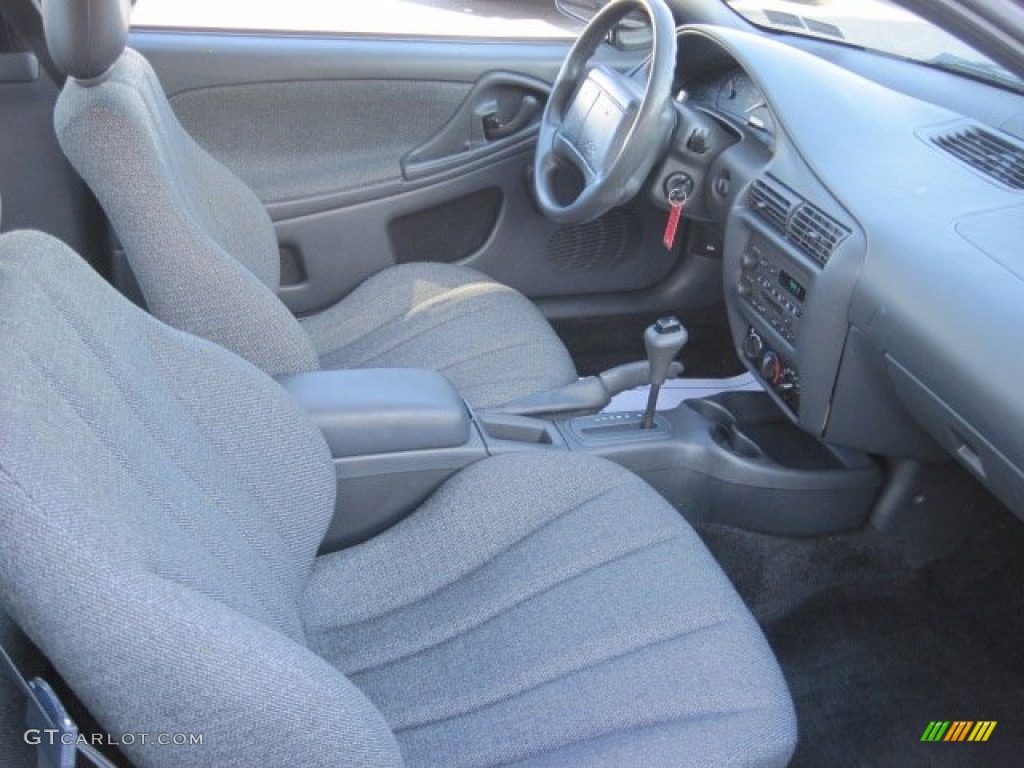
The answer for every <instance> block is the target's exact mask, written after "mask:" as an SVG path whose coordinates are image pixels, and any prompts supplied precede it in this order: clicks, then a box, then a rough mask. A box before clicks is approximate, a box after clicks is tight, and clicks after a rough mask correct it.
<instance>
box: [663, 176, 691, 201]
mask: <svg viewBox="0 0 1024 768" xmlns="http://www.w3.org/2000/svg"><path fill="white" fill-rule="evenodd" d="M693 187H694V182H693V177H691V176H690V174H688V173H682V172H679V173H673V174H670V175H669V176H668V177H667V178H666V179H665V183H664V186H663V189H664V192H665V198H666V199H667V200H669V201H672V202H685V201H687V200H689V199H690V195H692V194H693Z"/></svg>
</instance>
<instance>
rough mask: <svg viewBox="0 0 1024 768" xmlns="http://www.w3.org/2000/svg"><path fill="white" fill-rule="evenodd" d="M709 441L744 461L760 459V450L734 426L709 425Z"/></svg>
mask: <svg viewBox="0 0 1024 768" xmlns="http://www.w3.org/2000/svg"><path fill="white" fill-rule="evenodd" d="M711 439H712V440H714V441H715V442H716V443H717V444H718V445H720V446H722V447H723V448H725V449H726V450H727V451H729V452H730V453H734V454H736V455H737V456H739V457H741V458H744V459H759V458H761V449H760V448H758V447H757V444H756V443H755V442H754V441H753V440H751V439H750V438H749V437H747V436H746V435H744V434H743V433H742V432H740V431H739V430H738V429H736V425H735V424H729V425H728V426H727V425H725V424H714V423H712V425H711Z"/></svg>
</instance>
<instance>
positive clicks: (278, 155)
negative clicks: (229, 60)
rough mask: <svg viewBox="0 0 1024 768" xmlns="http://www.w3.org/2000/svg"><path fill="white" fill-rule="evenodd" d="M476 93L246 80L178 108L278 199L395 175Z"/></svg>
mask: <svg viewBox="0 0 1024 768" xmlns="http://www.w3.org/2000/svg"><path fill="white" fill-rule="evenodd" d="M469 89H470V86H469V85H467V84H465V83H452V82H433V81H429V82H425V81H410V80H383V81H382V80H301V81H295V82H271V83H246V84H241V85H221V86H215V87H210V88H201V89H195V90H190V91H185V92H184V93H180V94H177V95H175V96H174V97H173V98H172V99H171V106H172V107H173V108H174V111H175V113H176V114H177V115H178V118H179V119H180V120H181V122H182V125H184V126H185V129H186V130H187V131H188V132H189V133H191V134H192V136H193V137H195V139H196V140H197V141H198V142H199V143H200V144H202V145H203V147H205V148H206V149H207V151H209V152H210V153H211V154H213V155H214V156H215V157H217V158H218V159H219V160H220V161H221V162H222V163H224V164H225V165H226V166H228V168H230V169H231V170H232V171H234V172H235V173H236V174H237V175H238V176H240V177H241V178H243V179H244V180H245V181H246V183H248V184H249V186H250V187H252V189H253V191H254V192H256V194H257V195H258V196H259V197H260V199H261V200H263V201H264V202H265V203H268V204H271V205H272V204H274V203H284V202H295V201H301V200H308V199H310V198H316V197H320V196H323V195H329V194H331V193H338V192H347V191H350V190H359V189H365V188H366V187H370V186H373V185H378V184H381V183H382V182H388V181H397V180H398V179H399V178H400V177H401V175H402V168H401V162H400V160H401V158H402V157H404V156H405V155H406V153H408V152H409V151H410V150H412V149H413V148H415V147H417V146H419V145H420V144H422V143H423V142H425V141H426V140H427V139H429V138H430V137H431V136H433V135H434V134H436V133H437V132H438V130H439V129H440V128H441V126H442V125H444V124H445V122H446V121H448V120H449V119H450V118H451V116H452V114H453V113H454V112H455V111H456V109H458V107H459V105H460V104H461V103H462V102H463V101H464V100H465V98H466V94H467V93H468V92H469ZM396 107H397V109H396Z"/></svg>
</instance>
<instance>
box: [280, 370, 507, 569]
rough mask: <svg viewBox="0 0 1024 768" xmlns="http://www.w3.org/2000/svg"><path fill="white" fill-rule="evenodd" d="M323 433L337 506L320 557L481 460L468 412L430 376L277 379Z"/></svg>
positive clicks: (371, 531) (361, 373) (348, 374)
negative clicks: (333, 473)
mask: <svg viewBox="0 0 1024 768" xmlns="http://www.w3.org/2000/svg"><path fill="white" fill-rule="evenodd" d="M278 381H279V382H280V384H281V385H282V386H283V387H284V388H285V389H286V390H287V391H288V392H289V393H290V394H291V395H292V396H293V397H294V398H295V399H296V400H297V401H298V402H299V403H300V404H301V405H302V406H303V407H304V408H305V409H306V411H307V412H308V413H309V415H310V418H311V419H312V420H313V422H314V423H315V424H316V425H317V426H318V427H319V428H320V431H321V432H323V434H324V438H325V440H326V441H327V444H328V446H329V447H330V449H331V454H332V456H333V457H334V466H335V471H336V472H337V477H338V501H337V507H336V509H335V513H334V519H333V520H332V521H331V525H330V528H329V529H328V531H327V534H326V536H325V537H324V540H323V542H322V544H321V547H320V553H321V554H324V553H326V552H332V551H335V550H338V549H342V548H344V547H347V546H351V545H353V544H358V543H359V542H362V541H365V540H367V539H369V538H371V537H372V536H374V535H376V534H377V533H380V532H381V531H383V530H385V529H386V528H389V527H390V526H392V525H394V524H395V523H397V522H398V521H399V520H401V519H402V518H404V517H405V516H407V515H408V514H409V513H410V512H411V511H412V510H414V509H415V508H416V507H417V506H419V504H421V503H422V502H423V501H424V500H425V499H426V498H427V497H428V496H429V495H430V494H431V493H433V492H434V491H435V490H436V489H437V488H438V486H440V485H441V483H443V482H444V481H445V480H447V479H448V478H449V477H450V476H451V475H453V474H454V473H455V472H457V471H458V470H459V469H461V468H462V467H465V466H466V465H468V464H471V463H473V462H475V461H478V460H479V459H482V458H484V457H485V456H486V455H487V450H486V448H485V446H484V442H483V440H482V439H481V438H480V436H479V434H478V433H477V431H476V430H475V429H473V427H472V422H471V420H470V414H469V409H468V408H467V406H466V404H465V402H464V401H463V399H462V397H461V396H460V395H459V393H458V392H457V391H456V390H455V388H454V387H453V386H452V385H451V383H450V382H449V381H448V380H447V379H446V378H445V377H444V376H442V375H441V374H439V373H436V372H435V371H425V370H420V369H412V368H410V369H405V368H385V369H371V368H366V369H352V370H341V371H312V372H309V373H299V374H289V375H286V376H281V377H279V378H278Z"/></svg>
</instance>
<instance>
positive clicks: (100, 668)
mask: <svg viewBox="0 0 1024 768" xmlns="http://www.w3.org/2000/svg"><path fill="white" fill-rule="evenodd" d="M0 340H2V342H0V370H2V371H3V372H4V373H3V376H0V425H2V426H0V608H2V609H3V610H5V611H7V612H8V613H9V614H10V616H11V617H12V618H13V619H14V620H15V621H16V622H17V623H18V625H19V626H20V627H21V628H22V629H23V630H24V631H25V633H26V634H27V635H28V636H29V638H30V639H31V640H32V641H33V642H34V643H35V644H36V645H37V646H38V647H39V648H40V650H42V652H43V653H45V654H46V656H47V658H49V660H50V661H51V662H52V663H53V664H54V666H55V667H56V668H57V670H58V671H59V672H60V673H61V675H62V676H63V677H64V679H65V680H66V682H67V683H68V684H69V685H70V686H71V687H72V688H73V689H74V691H75V692H76V693H77V694H78V696H79V697H80V698H81V700H82V701H83V703H84V704H85V705H86V706H87V707H88V708H89V709H90V711H91V712H92V714H93V715H94V716H95V717H96V718H97V719H98V720H99V722H100V723H102V724H103V726H104V727H105V728H107V729H109V731H110V732H111V733H113V734H118V733H129V732H130V733H139V732H149V733H152V734H158V733H179V732H181V733H194V734H201V735H202V736H203V744H202V745H201V746H199V745H195V746H190V747H188V746H187V747H166V748H155V747H152V746H142V745H140V744H138V743H136V744H135V745H133V746H131V747H128V748H126V749H127V751H128V754H129V757H130V758H132V759H133V760H134V761H136V762H138V763H139V764H140V765H217V766H221V765H225V766H230V765H250V766H251V765H276V764H289V765H304V766H310V765H357V764H358V765H385V766H388V765H398V764H400V758H399V757H398V752H397V746H396V743H395V741H394V737H393V735H392V734H391V732H390V731H389V730H388V728H387V726H386V724H385V723H384V721H383V718H382V717H381V716H380V714H379V713H378V712H377V710H376V709H375V708H374V707H373V706H372V705H371V704H370V703H369V701H368V700H367V699H366V698H365V697H364V696H363V695H362V693H360V692H359V691H358V689H356V688H355V687H354V686H353V685H352V684H351V683H350V682H349V681H348V680H347V679H346V678H345V677H344V676H343V675H342V674H341V673H339V672H338V671H337V670H335V669H334V668H333V667H331V666H330V665H329V664H328V663H327V662H325V661H324V660H323V659H321V658H320V657H318V656H316V655H315V654H314V653H312V652H311V651H310V650H308V648H307V647H306V643H305V637H304V632H303V627H302V624H301V620H300V617H299V608H298V601H299V597H300V594H301V592H302V590H303V589H304V588H305V582H306V580H307V579H308V575H309V572H310V569H311V568H312V563H313V559H314V557H315V553H316V550H317V547H318V545H319V543H320V540H321V538H322V537H323V534H324V532H325V530H326V527H327V524H328V522H329V519H330V517H331V515H332V514H333V510H334V498H335V477H334V472H333V467H332V463H331V459H330V454H329V452H328V450H327V447H326V444H325V443H324V440H323V438H322V436H321V435H320V433H319V431H318V430H317V429H316V428H315V427H314V426H313V425H312V424H311V423H310V421H309V420H308V419H307V418H306V416H305V414H304V413H303V412H302V411H301V409H300V407H299V406H298V405H297V404H296V403H295V402H294V401H293V400H292V399H291V398H290V397H289V396H288V395H287V394H286V393H285V392H284V390H282V389H281V388H280V387H279V386H278V385H277V384H276V383H275V382H274V381H273V380H272V379H271V378H269V377H268V376H267V375H266V374H265V373H263V372H262V371H259V370H258V369H256V368H255V367H253V366H252V365H251V364H249V363H248V362H246V361H244V360H243V359H241V358H240V357H238V356H236V355H234V354H233V353H231V352H229V351H227V350H224V349H223V348H220V347H217V346H216V345H213V344H211V343H209V342H205V341H202V340H200V339H197V338H195V337H194V336H190V335H188V334H185V333H182V332H180V331H177V330H174V329H172V328H169V327H168V326H166V325H164V324H162V323H160V322H158V321H157V320H155V319H153V318H152V317H150V316H148V315H146V314H145V313H144V312H142V311H141V310H139V309H138V308H136V307H135V306H134V305H132V304H130V303H129V302H128V301H127V299H124V298H123V297H121V296H120V295H119V294H118V293H117V292H116V291H115V290H114V289H113V288H111V287H110V286H109V285H107V284H106V283H105V282H104V281H103V280H102V279H101V278H100V277H99V276H98V275H97V274H96V273H95V272H93V271H92V269H91V268H90V267H89V266H88V265H87V264H86V263H85V262H84V261H83V260H81V259H80V258H79V257H77V256H76V255H75V254H74V253H73V252H71V251H70V250H69V249H68V248H67V247H66V246H64V245H63V244H62V243H60V242H59V241H56V240H54V239H52V238H50V237H48V236H46V235H42V234H39V233H31V232H15V233H11V234H7V235H2V236H0ZM339 599H344V597H343V596H339Z"/></svg>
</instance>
